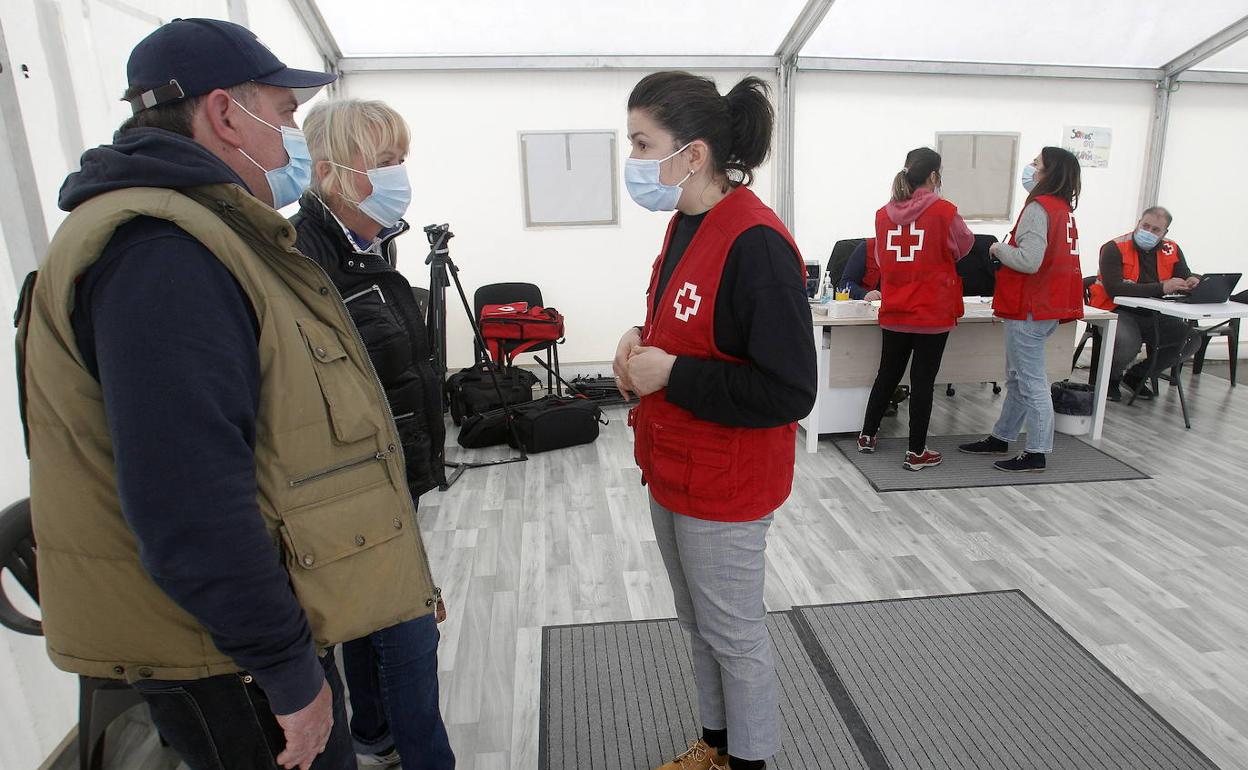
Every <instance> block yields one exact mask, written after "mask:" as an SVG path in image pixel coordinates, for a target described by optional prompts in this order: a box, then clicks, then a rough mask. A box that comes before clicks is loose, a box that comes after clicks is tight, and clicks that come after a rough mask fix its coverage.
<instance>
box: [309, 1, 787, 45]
mask: <svg viewBox="0 0 1248 770" xmlns="http://www.w3.org/2000/svg"><path fill="white" fill-rule="evenodd" d="M803 5H804V2H803V0H767V2H766V3H761V2H757V1H756V0H684V1H683V2H680V3H672V2H664V0H630V2H621V1H620V0H438V1H437V2H429V1H427V0H420V1H419V2H417V1H415V0H318V6H319V8H320V10H321V15H322V16H324V17H325V21H326V23H327V24H328V25H329V28H330V29H331V30H333V32H334V36H335V38H336V39H337V41H338V45H339V47H340V48H342V51H343V53H344V54H345V55H347V56H352V55H354V56H383V55H391V54H406V55H418V56H419V55H430V56H438V55H441V56H454V55H477V56H490V55H554V54H571V55H588V56H611V55H642V56H656V55H658V56H662V55H672V56H677V55H682V56H683V55H689V56H704V55H714V54H725V55H736V56H746V55H771V54H774V53H775V52H776V49H777V48H778V47H779V45H780V42H781V41H782V40H783V39H784V36H785V34H786V33H787V32H788V30H789V27H790V26H792V24H793V21H794V19H796V18H797V16H798V15H799V14H800V13H801V10H802V7H803Z"/></svg>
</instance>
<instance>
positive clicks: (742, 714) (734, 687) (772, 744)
mask: <svg viewBox="0 0 1248 770" xmlns="http://www.w3.org/2000/svg"><path fill="white" fill-rule="evenodd" d="M772 123H773V116H772V108H771V104H770V102H769V101H768V99H767V86H766V84H765V83H763V81H761V80H759V79H758V78H753V77H750V78H746V79H744V80H742V81H741V82H740V83H737V85H736V86H734V87H733V88H732V90H731V91H729V92H728V94H727V95H726V96H721V95H720V94H719V92H718V90H717V89H716V88H715V84H714V82H713V81H711V80H709V79H707V78H702V77H696V76H694V75H690V74H688V73H685V72H659V73H655V74H653V75H650V76H648V77H646V78H644V79H643V80H642V81H641V82H639V83H638V84H637V86H636V87H635V88H634V89H633V92H632V94H631V95H630V96H629V100H628V135H629V139H630V141H631V142H632V153H631V154H630V156H629V158H628V161H627V164H626V168H625V177H624V178H625V183H626V185H627V187H628V192H629V194H630V195H631V196H632V198H633V200H634V201H636V202H637V203H638V204H640V205H641V206H643V207H645V208H647V209H650V210H652V211H671V210H673V209H674V210H676V211H677V213H676V214H675V215H674V216H673V217H672V220H671V223H670V224H669V225H668V228H667V237H666V238H665V240H664V243H663V248H662V250H661V251H660V252H659V254H658V257H657V258H656V259H655V261H654V267H653V270H652V272H651V277H650V288H649V291H648V293H647V300H648V301H647V303H646V322H645V325H644V326H640V327H636V328H633V329H629V330H628V331H627V332H626V333H625V334H624V336H623V337H622V338H621V339H620V343H619V346H618V348H617V351H616V357H615V362H614V368H615V374H616V376H617V378H618V379H619V383H620V390H621V392H623V393H624V394H625V397H627V395H628V393H630V392H631V393H636V394H637V395H639V396H640V397H641V403H640V404H639V405H638V406H637V407H636V408H635V409H634V410H633V411H632V412H631V413H630V414H629V422H630V424H631V425H632V426H633V429H634V431H635V434H636V441H635V445H634V453H635V456H636V460H637V464H638V465H639V466H640V467H641V474H642V482H643V483H644V484H646V485H647V486H648V489H649V491H650V511H651V518H652V520H653V522H654V530H655V538H656V540H657V542H658V546H659V550H660V552H661V553H662V555H663V562H664V564H665V565H666V567H667V572H668V576H669V578H670V579H671V583H672V593H673V596H674V598H675V601H676V613H677V616H678V617H679V619H680V623H681V625H682V626H683V627H684V628H685V630H686V631H688V633H689V636H690V638H691V641H692V646H693V661H694V673H695V677H696V680H697V688H698V707H699V716H700V718H701V723H702V729H703V730H702V737H701V738H700V739H697V740H696V741H694V742H693V744H692V745H691V746H690V748H689V750H687V751H685V752H684V753H682V754H681V755H680V756H679V757H677V758H676V759H675V760H673V761H672V762H670V763H668V764H666V765H664V766H663V767H664V768H666V769H667V770H708V769H709V768H711V767H717V768H728V767H730V768H732V770H743V769H746V768H749V769H751V770H753V769H755V768H762V767H764V766H765V760H766V759H767V758H768V757H770V756H772V755H773V754H775V753H776V752H777V751H778V750H779V748H780V724H779V718H780V717H779V707H778V684H777V680H776V673H775V664H774V662H773V653H772V647H771V639H770V637H769V636H768V634H767V628H766V625H765V623H766V608H765V607H764V604H763V575H764V571H765V565H764V551H765V549H766V536H767V529H768V527H769V526H770V525H771V521H772V515H773V514H772V512H773V511H774V510H775V509H776V508H778V507H779V506H780V504H781V503H783V502H784V501H785V499H786V498H787V497H788V496H789V491H790V488H791V486H792V482H793V462H794V450H795V441H794V438H795V435H796V430H797V429H796V421H797V420H798V419H800V418H801V417H803V416H805V415H806V414H807V413H808V412H809V411H810V409H811V407H812V406H813V405H814V400H815V379H816V376H815V371H816V370H815V349H814V337H813V335H812V334H811V325H810V324H811V320H810V308H809V305H808V304H807V300H806V277H805V270H806V269H805V266H804V264H803V261H802V258H801V255H800V254H799V253H798V250H797V246H796V244H795V243H794V242H793V237H792V236H791V235H790V234H789V232H788V230H787V229H786V228H785V226H784V224H783V223H782V222H781V221H780V219H779V218H778V217H777V216H776V215H775V213H774V212H772V210H771V209H769V208H768V207H767V206H766V205H764V204H763V203H762V201H760V200H759V199H758V197H757V196H756V195H755V194H754V193H753V192H752V191H751V190H750V189H749V184H750V182H751V181H752V178H753V170H754V169H755V168H757V167H758V166H759V165H760V164H761V163H762V162H763V159H764V158H765V157H766V155H767V151H768V148H769V147H770V146H771V132H772Z"/></svg>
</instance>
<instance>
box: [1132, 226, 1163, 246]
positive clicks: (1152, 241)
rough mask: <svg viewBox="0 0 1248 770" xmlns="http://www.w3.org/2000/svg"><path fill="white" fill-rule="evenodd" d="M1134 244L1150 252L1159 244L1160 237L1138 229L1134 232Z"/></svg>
mask: <svg viewBox="0 0 1248 770" xmlns="http://www.w3.org/2000/svg"><path fill="white" fill-rule="evenodd" d="M1135 242H1136V243H1137V244H1139V246H1140V248H1141V249H1144V250H1145V251H1152V249H1153V248H1154V247H1156V246H1157V244H1158V243H1161V236H1160V235H1157V234H1156V233H1150V232H1149V231H1147V230H1144V229H1139V230H1136V231H1135Z"/></svg>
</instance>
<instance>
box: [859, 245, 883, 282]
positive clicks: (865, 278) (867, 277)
mask: <svg viewBox="0 0 1248 770" xmlns="http://www.w3.org/2000/svg"><path fill="white" fill-rule="evenodd" d="M862 287H863V288H864V289H866V290H867V291H872V290H874V289H878V288H880V263H879V262H878V261H877V260H876V258H875V239H874V238H868V239H867V269H866V270H864V271H863V273H862Z"/></svg>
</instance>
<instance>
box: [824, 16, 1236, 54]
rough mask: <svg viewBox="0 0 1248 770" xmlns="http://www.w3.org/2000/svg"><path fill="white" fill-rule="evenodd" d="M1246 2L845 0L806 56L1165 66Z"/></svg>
mask: <svg viewBox="0 0 1248 770" xmlns="http://www.w3.org/2000/svg"><path fill="white" fill-rule="evenodd" d="M1244 13H1245V4H1244V2H1243V0H1201V2H1198V3H1183V4H1178V3H1175V2H1174V0H1134V2H1126V1H1124V0H1100V2H1087V0H1046V1H1045V2H1038V1H1037V0H988V1H987V2H985V1H984V0H941V2H938V3H934V2H931V1H930V0H836V2H835V3H834V4H833V5H832V8H831V10H829V12H828V15H827V16H826V17H824V20H823V23H822V24H821V25H820V26H819V29H817V30H816V31H815V33H814V34H813V35H812V36H811V38H810V41H809V42H807V44H806V46H805V48H803V49H802V52H801V54H802V55H803V56H826V57H848V58H864V59H919V60H934V61H969V62H1002V63H1017V64H1059V65H1090V66H1103V67H1160V66H1161V65H1163V64H1165V63H1166V62H1168V61H1170V60H1171V59H1173V58H1174V57H1176V56H1178V55H1179V54H1181V53H1183V52H1184V51H1186V50H1188V49H1189V48H1191V47H1192V46H1194V45H1196V44H1197V43H1200V42H1202V41H1204V40H1206V39H1207V38H1209V37H1211V36H1213V35H1215V34H1217V33H1218V32H1220V31H1221V30H1223V29H1225V28H1226V27H1228V26H1230V25H1231V24H1232V23H1234V22H1236V21H1238V20H1239V19H1240V18H1242V17H1243V16H1244Z"/></svg>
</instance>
